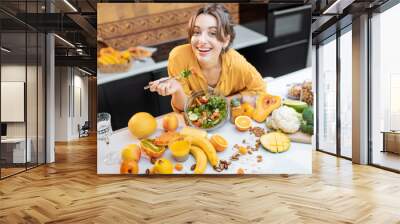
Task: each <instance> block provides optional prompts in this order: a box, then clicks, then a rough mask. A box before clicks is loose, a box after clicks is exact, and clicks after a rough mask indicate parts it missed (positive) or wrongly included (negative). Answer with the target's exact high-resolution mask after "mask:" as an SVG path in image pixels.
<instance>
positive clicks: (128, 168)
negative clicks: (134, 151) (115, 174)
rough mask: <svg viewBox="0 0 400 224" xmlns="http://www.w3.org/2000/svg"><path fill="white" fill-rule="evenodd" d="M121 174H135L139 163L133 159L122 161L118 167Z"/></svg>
mask: <svg viewBox="0 0 400 224" xmlns="http://www.w3.org/2000/svg"><path fill="white" fill-rule="evenodd" d="M120 173H121V174H137V173H139V164H138V163H137V162H136V161H134V160H129V161H123V162H122V163H121V167H120Z"/></svg>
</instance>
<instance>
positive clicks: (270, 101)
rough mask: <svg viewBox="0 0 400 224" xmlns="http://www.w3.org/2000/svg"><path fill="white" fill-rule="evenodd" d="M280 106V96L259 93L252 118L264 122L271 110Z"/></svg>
mask: <svg viewBox="0 0 400 224" xmlns="http://www.w3.org/2000/svg"><path fill="white" fill-rule="evenodd" d="M280 106H281V97H279V96H273V95H269V94H267V93H264V94H261V95H259V96H258V97H257V101H256V109H255V111H254V113H253V119H254V120H255V121H257V122H264V121H265V119H267V117H268V116H269V115H270V114H271V112H272V111H273V110H275V109H276V108H278V107H280Z"/></svg>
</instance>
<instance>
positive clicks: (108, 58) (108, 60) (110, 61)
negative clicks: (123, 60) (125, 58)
mask: <svg viewBox="0 0 400 224" xmlns="http://www.w3.org/2000/svg"><path fill="white" fill-rule="evenodd" d="M102 58H103V60H104V61H105V62H106V63H107V64H108V65H113V64H117V61H116V60H115V58H114V57H113V56H111V55H109V54H105V55H103V56H102Z"/></svg>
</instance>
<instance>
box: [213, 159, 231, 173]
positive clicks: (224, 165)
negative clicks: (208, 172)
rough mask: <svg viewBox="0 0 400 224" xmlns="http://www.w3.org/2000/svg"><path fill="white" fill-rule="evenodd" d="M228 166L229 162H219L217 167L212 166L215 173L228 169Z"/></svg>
mask: <svg viewBox="0 0 400 224" xmlns="http://www.w3.org/2000/svg"><path fill="white" fill-rule="evenodd" d="M230 165H231V161H226V160H220V161H219V164H218V165H217V166H214V170H215V171H217V172H221V171H222V170H227V169H229V166H230Z"/></svg>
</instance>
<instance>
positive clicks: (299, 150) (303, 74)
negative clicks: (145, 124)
mask: <svg viewBox="0 0 400 224" xmlns="http://www.w3.org/2000/svg"><path fill="white" fill-rule="evenodd" d="M308 79H311V69H309V68H307V69H303V70H300V71H298V72H294V73H291V74H289V75H285V76H282V77H279V78H276V79H267V80H268V81H267V90H268V92H269V93H270V94H274V95H281V96H282V97H285V96H286V93H287V89H288V86H287V85H288V84H290V83H294V82H302V81H304V80H308ZM162 118H163V116H160V117H157V124H158V127H157V131H156V133H154V134H153V135H152V136H150V137H155V136H158V135H160V133H161V132H162ZM179 119H180V126H179V128H178V130H179V129H181V128H182V127H183V125H184V122H183V118H182V117H181V116H180V117H179ZM253 126H259V127H263V128H265V124H264V123H256V122H253ZM215 133H219V134H220V135H222V136H223V137H224V138H226V139H227V140H228V142H229V145H228V148H227V149H226V150H225V151H224V152H220V153H217V154H218V157H219V159H222V160H228V159H229V158H230V157H231V156H232V155H233V153H234V152H236V150H235V149H233V146H234V145H235V144H239V145H244V146H246V144H243V143H242V141H243V139H244V140H246V142H254V140H255V139H254V136H253V135H250V133H249V132H239V131H237V130H236V129H235V126H234V125H233V124H231V123H230V122H229V121H227V122H226V123H225V125H224V126H222V127H221V128H219V129H217V130H214V131H210V132H209V133H208V136H209V137H210V136H211V135H212V134H215ZM132 143H139V141H138V139H136V138H135V137H134V136H132V135H131V134H130V132H129V131H128V130H127V129H126V128H124V129H120V130H118V131H115V132H114V133H113V135H112V136H111V138H110V144H109V145H106V144H105V143H104V142H102V141H98V145H97V172H98V173H99V174H119V168H120V155H121V150H122V148H123V147H124V146H125V145H128V144H132ZM252 145H253V144H252ZM107 153H110V154H111V155H112V156H111V157H112V158H113V160H114V161H112V162H107V163H106V162H104V160H105V158H106V154H107ZM258 155H261V156H262V158H263V160H262V162H260V163H258V162H257V156H258ZM163 157H164V158H167V159H169V160H170V161H171V162H173V164H176V163H177V162H175V161H174V159H173V158H172V156H171V153H170V151H169V150H166V151H165V153H164V155H163ZM194 163H195V160H194V158H193V157H192V156H189V158H188V160H186V161H185V162H184V163H182V164H183V166H184V168H183V170H182V171H176V170H174V174H192V173H193V171H191V170H190V167H191V166H192V165H193V164H194ZM151 167H152V164H151V163H150V160H149V158H148V157H147V156H146V154H145V153H143V152H142V158H141V159H140V161H139V174H143V173H145V171H146V169H148V168H151ZM239 168H242V169H243V170H244V172H245V173H246V174H311V172H312V145H311V144H301V143H294V142H292V143H291V147H290V149H289V150H288V151H286V152H284V153H270V152H268V151H266V150H265V149H263V147H260V148H259V150H258V151H255V152H254V153H253V154H252V155H249V154H247V155H243V156H240V158H239V160H238V161H232V165H231V166H230V167H229V169H228V170H224V171H222V172H216V171H215V170H213V168H212V167H211V165H210V164H209V163H208V165H207V169H206V171H205V173H206V174H236V173H237V170H238V169H239Z"/></svg>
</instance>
